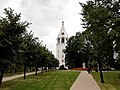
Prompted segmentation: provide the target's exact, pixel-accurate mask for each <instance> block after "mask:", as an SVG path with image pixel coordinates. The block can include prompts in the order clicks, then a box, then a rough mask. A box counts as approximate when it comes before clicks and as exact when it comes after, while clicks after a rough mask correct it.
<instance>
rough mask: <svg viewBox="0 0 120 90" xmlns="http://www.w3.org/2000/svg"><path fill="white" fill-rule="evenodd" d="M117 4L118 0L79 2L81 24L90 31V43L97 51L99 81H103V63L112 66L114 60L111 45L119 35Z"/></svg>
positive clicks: (119, 2)
mask: <svg viewBox="0 0 120 90" xmlns="http://www.w3.org/2000/svg"><path fill="white" fill-rule="evenodd" d="M119 4H120V1H118V0H90V1H88V2H87V4H83V3H80V5H81V6H82V8H83V12H82V13H81V15H82V16H83V19H82V21H83V26H84V28H86V31H87V32H89V33H90V35H91V42H92V45H93V47H94V49H95V51H97V62H98V63H99V69H100V77H101V83H104V80H103V74H102V65H103V63H106V64H107V65H110V67H113V66H114V62H115V60H114V59H113V56H114V47H113V46H114V42H116V36H119V35H118V34H117V32H116V31H117V30H118V28H119V25H118V23H119V21H120V19H119V16H120V15H119V14H120V13H119V9H120V7H119ZM118 31H119V30H118ZM116 34H117V35H116ZM116 45H117V44H116Z"/></svg>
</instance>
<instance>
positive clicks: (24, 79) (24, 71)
mask: <svg viewBox="0 0 120 90" xmlns="http://www.w3.org/2000/svg"><path fill="white" fill-rule="evenodd" d="M25 79H26V66H24V80H25Z"/></svg>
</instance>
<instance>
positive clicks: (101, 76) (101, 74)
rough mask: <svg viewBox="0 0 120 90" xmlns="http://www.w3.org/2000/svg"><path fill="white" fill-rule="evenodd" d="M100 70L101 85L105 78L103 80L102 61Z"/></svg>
mask: <svg viewBox="0 0 120 90" xmlns="http://www.w3.org/2000/svg"><path fill="white" fill-rule="evenodd" d="M99 70H100V79H101V83H104V78H103V73H102V65H101V62H100V61H99Z"/></svg>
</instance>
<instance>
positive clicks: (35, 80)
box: [0, 71, 79, 90]
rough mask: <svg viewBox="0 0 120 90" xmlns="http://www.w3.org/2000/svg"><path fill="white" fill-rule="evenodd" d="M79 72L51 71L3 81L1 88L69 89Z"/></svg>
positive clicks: (9, 89)
mask: <svg viewBox="0 0 120 90" xmlns="http://www.w3.org/2000/svg"><path fill="white" fill-rule="evenodd" d="M78 75H79V72H75V71H50V72H46V73H39V74H38V75H37V76H35V75H31V76H27V79H26V80H23V78H19V79H15V80H11V81H7V82H3V84H2V88H0V90H69V89H70V87H71V86H72V84H73V83H74V81H75V80H76V78H77V76H78Z"/></svg>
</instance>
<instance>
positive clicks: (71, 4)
mask: <svg viewBox="0 0 120 90" xmlns="http://www.w3.org/2000/svg"><path fill="white" fill-rule="evenodd" d="M79 2H86V0H3V1H2V0H1V1H0V5H1V8H0V10H2V11H3V9H4V8H5V7H11V8H13V9H15V12H17V13H22V20H27V21H28V22H30V23H32V25H30V28H29V29H28V30H29V31H30V30H33V32H34V36H35V37H39V39H40V40H43V43H44V44H46V45H47V47H48V48H49V49H50V50H52V51H53V53H54V54H55V50H56V38H57V35H58V33H59V31H60V28H61V22H62V20H64V22H65V29H66V31H67V33H68V36H69V37H70V36H71V35H74V34H75V33H76V32H78V31H82V30H83V29H82V26H81V25H80V23H81V21H80V17H81V16H80V15H79V14H78V13H80V12H81V7H80V5H79Z"/></svg>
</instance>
